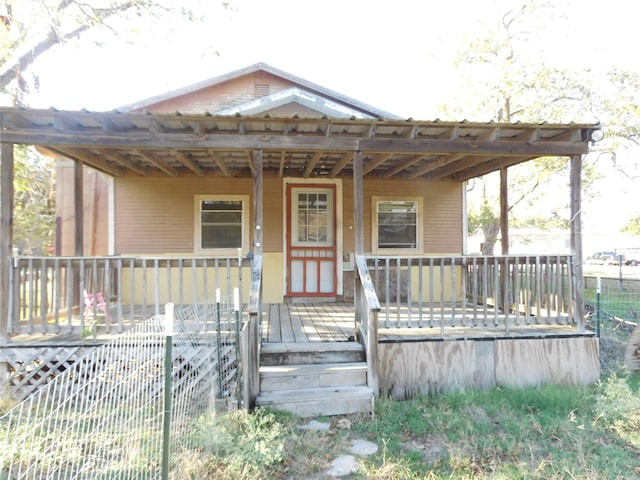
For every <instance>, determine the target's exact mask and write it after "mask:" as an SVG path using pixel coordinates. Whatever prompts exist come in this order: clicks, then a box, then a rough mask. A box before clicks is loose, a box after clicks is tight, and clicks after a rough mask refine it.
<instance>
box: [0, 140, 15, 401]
mask: <svg viewBox="0 0 640 480" xmlns="http://www.w3.org/2000/svg"><path fill="white" fill-rule="evenodd" d="M0 169H1V170H2V172H1V174H0V175H1V178H0V343H5V342H6V341H7V340H9V322H10V321H11V320H10V319H9V297H10V295H11V290H12V289H11V285H9V278H10V276H9V269H10V268H11V255H12V254H13V202H14V186H13V175H14V160H13V144H12V143H3V144H1V146H0ZM4 373H5V371H4V370H3V372H2V373H0V395H2V394H3V393H4V388H5V383H6V382H5V375H4Z"/></svg>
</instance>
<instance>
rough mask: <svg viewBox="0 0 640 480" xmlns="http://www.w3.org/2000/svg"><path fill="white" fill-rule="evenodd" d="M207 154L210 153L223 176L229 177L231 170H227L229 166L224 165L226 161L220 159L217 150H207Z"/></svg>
mask: <svg viewBox="0 0 640 480" xmlns="http://www.w3.org/2000/svg"><path fill="white" fill-rule="evenodd" d="M207 152H208V153H209V155H211V158H212V159H213V161H214V162H215V163H216V165H217V166H218V168H219V169H220V171H221V172H222V174H223V175H224V176H225V177H228V176H229V169H228V168H227V164H226V163H224V160H223V159H222V158H220V155H219V154H218V152H216V151H215V150H207Z"/></svg>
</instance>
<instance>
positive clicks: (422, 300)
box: [367, 255, 575, 335]
mask: <svg viewBox="0 0 640 480" xmlns="http://www.w3.org/2000/svg"><path fill="white" fill-rule="evenodd" d="M573 261H574V257H573V256H570V255H546V256H541V255H529V256H525V255H506V256H447V257H388V256H375V257H374V256H370V257H367V266H368V267H369V271H370V272H371V275H372V278H373V284H374V286H375V288H376V292H377V293H378V297H379V298H380V300H381V305H382V307H381V319H380V325H381V326H384V327H388V328H391V327H409V328H413V327H439V328H441V330H442V334H443V335H444V333H445V328H447V327H457V326H484V327H496V326H497V327H501V328H504V329H505V330H506V331H508V330H509V328H511V327H512V326H521V325H530V324H574V323H575V318H574V305H573V301H572V298H573V295H572V288H573V287H572V283H573V282H572V278H571V272H572V268H571V267H572V263H573Z"/></svg>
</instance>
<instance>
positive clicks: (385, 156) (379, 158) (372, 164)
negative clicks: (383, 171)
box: [363, 153, 393, 175]
mask: <svg viewBox="0 0 640 480" xmlns="http://www.w3.org/2000/svg"><path fill="white" fill-rule="evenodd" d="M392 156H393V153H380V154H378V155H376V156H374V157H373V158H372V159H371V160H370V161H369V162H368V163H367V164H366V165H365V166H364V170H363V175H367V174H368V173H369V172H372V171H373V170H375V169H376V168H378V167H379V166H380V165H382V164H383V163H384V162H386V161H387V160H389V159H390V158H391V157H392Z"/></svg>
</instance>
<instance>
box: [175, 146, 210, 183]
mask: <svg viewBox="0 0 640 480" xmlns="http://www.w3.org/2000/svg"><path fill="white" fill-rule="evenodd" d="M176 158H177V159H178V161H179V162H180V163H182V164H183V165H185V166H186V167H187V168H188V169H189V170H191V171H192V172H193V173H195V174H196V175H198V176H199V177H204V170H203V169H202V167H201V166H200V165H198V164H197V163H196V162H194V161H193V160H191V159H190V158H189V157H187V156H186V155H185V154H184V153H182V152H180V151H177V150H176Z"/></svg>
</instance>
